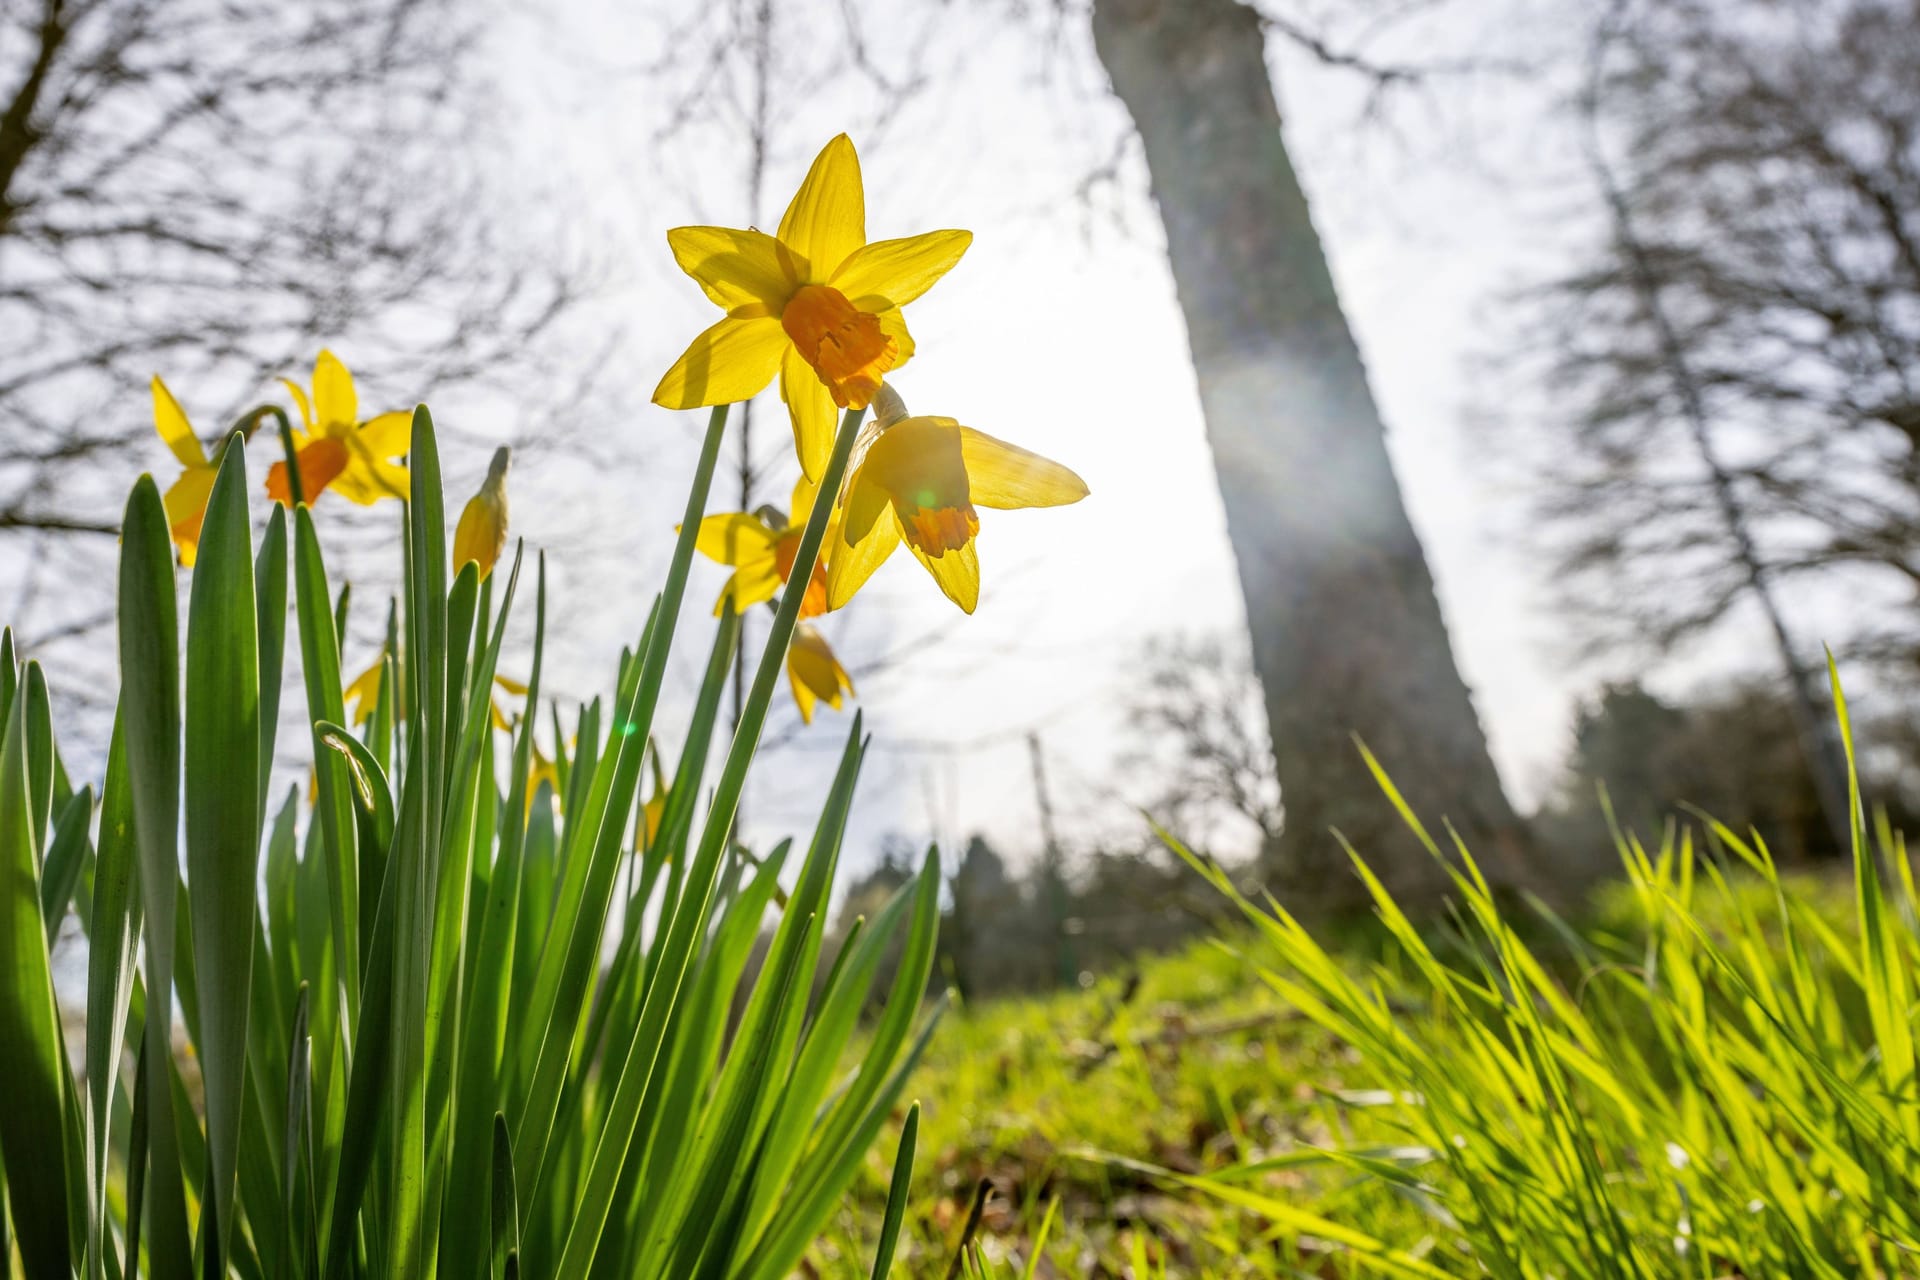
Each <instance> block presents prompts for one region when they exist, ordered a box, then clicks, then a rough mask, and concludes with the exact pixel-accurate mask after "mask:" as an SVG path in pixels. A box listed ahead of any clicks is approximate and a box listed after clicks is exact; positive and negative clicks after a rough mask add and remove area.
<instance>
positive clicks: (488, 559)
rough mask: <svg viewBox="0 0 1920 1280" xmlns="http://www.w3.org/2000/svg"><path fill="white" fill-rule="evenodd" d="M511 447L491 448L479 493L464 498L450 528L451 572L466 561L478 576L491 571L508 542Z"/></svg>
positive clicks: (463, 565) (455, 570)
mask: <svg viewBox="0 0 1920 1280" xmlns="http://www.w3.org/2000/svg"><path fill="white" fill-rule="evenodd" d="M512 457H513V450H511V449H509V448H508V447H507V446H506V445H501V446H500V447H499V448H498V449H495V450H494V451H493V461H492V462H491V463H490V464H488V466H487V478H486V480H485V481H484V482H483V483H482V484H481V486H480V492H478V493H476V494H474V495H473V497H471V498H469V499H467V505H466V509H465V510H463V511H462V512H461V513H460V523H459V524H458V525H456V526H455V527H454V531H453V571H454V572H455V573H459V572H460V570H462V569H464V568H466V566H467V562H468V561H472V562H473V563H475V564H477V565H479V566H480V577H481V578H482V579H485V578H486V576H487V575H488V574H490V573H492V572H493V566H494V564H495V562H496V561H498V560H499V559H500V553H501V551H503V550H505V548H506V545H507V464H508V463H509V462H510V461H511V460H512Z"/></svg>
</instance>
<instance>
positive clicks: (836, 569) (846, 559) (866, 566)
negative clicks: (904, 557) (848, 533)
mask: <svg viewBox="0 0 1920 1280" xmlns="http://www.w3.org/2000/svg"><path fill="white" fill-rule="evenodd" d="M899 545H900V521H899V520H898V519H897V518H896V517H895V516H894V515H893V513H892V512H890V511H889V512H885V513H883V514H882V515H881V516H880V517H879V518H878V519H876V520H874V521H873V523H872V525H871V526H870V527H869V528H868V530H867V532H866V536H865V537H863V538H861V539H860V540H859V541H857V542H853V541H849V540H848V539H847V538H845V537H844V536H843V537H841V538H839V539H836V540H835V541H834V543H833V554H832V555H831V556H830V557H828V559H827V608H829V609H839V608H842V607H843V606H845V604H846V603H847V601H849V600H851V599H853V597H854V594H855V593H856V592H858V591H859V590H860V588H861V587H864V586H865V585H866V584H867V579H868V578H871V577H872V576H873V575H874V571H875V570H877V569H879V567H880V566H881V565H883V564H885V563H886V562H887V557H888V556H890V555H892V554H893V550H894V548H895V547H897V546H899Z"/></svg>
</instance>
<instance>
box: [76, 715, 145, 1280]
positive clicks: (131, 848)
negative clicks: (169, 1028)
mask: <svg viewBox="0 0 1920 1280" xmlns="http://www.w3.org/2000/svg"><path fill="white" fill-rule="evenodd" d="M124 720H125V717H124V713H122V714H119V715H116V716H115V717H114V722H113V737H112V739H111V741H110V743H109V745H108V748H107V777H106V782H105V784H104V785H103V788H102V790H101V795H100V848H99V853H98V855H97V856H96V858H95V859H94V870H93V911H92V917H91V923H90V924H89V926H88V929H87V1047H86V1055H87V1056H86V1065H87V1100H88V1103H89V1105H90V1107H91V1115H92V1118H93V1133H92V1138H93V1150H92V1153H91V1161H92V1163H91V1172H92V1174H93V1194H92V1209H93V1212H92V1220H91V1221H90V1222H89V1223H88V1237H87V1239H88V1245H87V1255H88V1264H87V1265H88V1275H90V1276H92V1277H93V1278H94V1280H100V1278H101V1277H103V1276H105V1275H106V1265H107V1264H106V1256H105V1255H106V1252H107V1250H108V1249H109V1248H110V1247H111V1246H110V1242H109V1240H108V1230H107V1152H108V1150H109V1149H110V1147H111V1142H110V1138H111V1136H112V1135H111V1132H110V1120H111V1117H112V1114H113V1112H112V1104H113V1095H114V1084H115V1082H116V1081H117V1080H118V1078H119V1075H120V1050H121V1046H122V1043H123V1042H124V1041H125V1039H126V1035H127V1008H128V1004H129V1002H130V1001H131V1000H132V998H133V982H134V956H135V953H136V952H137V951H138V950H139V946H140V883H139V868H140V863H139V850H138V848H137V846H136V841H135V839H134V832H133V783H132V779H131V778H130V777H129V774H128V770H127V744H126V731H125V723H124ZM136 1105H138V1104H137V1103H136ZM136 1243H137V1241H136Z"/></svg>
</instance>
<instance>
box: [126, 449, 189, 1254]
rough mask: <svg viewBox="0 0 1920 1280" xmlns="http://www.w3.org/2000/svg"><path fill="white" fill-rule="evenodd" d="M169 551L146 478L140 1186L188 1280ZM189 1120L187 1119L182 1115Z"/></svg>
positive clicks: (153, 1241) (137, 501) (130, 686)
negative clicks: (177, 1011)
mask: <svg viewBox="0 0 1920 1280" xmlns="http://www.w3.org/2000/svg"><path fill="white" fill-rule="evenodd" d="M177 607H178V606H177V604H176V602H175V598H174V581H173V544H172V540H171V537H170V536H169V534H168V530H167V516H166V509H165V507H164V506H163V505H162V503H161V500H160V490H159V488H158V487H157V486H156V485H155V484H154V483H153V478H152V477H151V476H142V477H140V480H139V481H138V483H136V484H135V485H134V487H133V493H132V494H131V495H130V496H129V497H128V499H127V510H126V518H125V520H124V522H123V523H122V525H121V530H120V573H119V614H120V644H119V650H120V689H121V699H122V704H121V705H122V710H123V715H124V720H123V723H124V727H125V731H126V749H127V773H128V778H129V780H130V782H131V788H132V793H133V829H134V839H135V843H136V846H137V848H138V850H139V865H140V895H141V903H142V909H143V912H144V914H145V916H146V930H147V942H146V948H145V951H146V968H147V975H146V1006H147V1008H148V1009H149V1010H152V1011H153V1012H151V1013H150V1014H149V1015H148V1017H147V1018H146V1019H145V1044H146V1049H145V1054H146V1058H147V1061H148V1067H149V1069H148V1072H147V1075H146V1090H145V1093H146V1098H145V1101H146V1112H145V1117H146V1129H145V1134H146V1139H147V1152H148V1158H149V1167H148V1169H147V1178H146V1184H145V1193H146V1194H145V1200H144V1204H145V1212H146V1216H147V1219H148V1224H147V1259H148V1268H149V1272H150V1274H151V1275H152V1276H153V1277H154V1280H191V1277H192V1274H193V1254H192V1243H191V1240H190V1239H189V1237H188V1234H187V1208H186V1192H185V1190H184V1187H183V1186H182V1177H183V1175H182V1166H181V1163H180V1160H181V1154H182V1153H181V1142H180V1134H179V1132H178V1130H177V1129H176V1126H175V1116H174V1108H173V1090H172V1083H171V1078H170V1077H171V1075H172V1072H171V1070H170V1063H171V1061H172V1034H171V1032H172V1018H171V1017H170V1016H169V1013H168V1011H169V1010H170V1009H171V1008H172V1006H173V995H174V983H173V966H174V958H175V947H174V935H175V922H176V918H177V913H176V897H177V895H178V891H179V876H178V870H177V868H178V843H177V842H178V839H179V837H178V831H179V823H180V648H179V618H178V613H177ZM186 1114H187V1115H189V1116H191V1115H192V1114H193V1113H192V1112H191V1111H190V1110H189V1111H188V1112H186Z"/></svg>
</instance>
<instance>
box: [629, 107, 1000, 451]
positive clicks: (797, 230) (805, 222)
mask: <svg viewBox="0 0 1920 1280" xmlns="http://www.w3.org/2000/svg"><path fill="white" fill-rule="evenodd" d="M866 221H867V214H866V194H865V191H864V189H863V187H862V186H861V180H860V159H859V157H858V156H857V155H856V154H855V153H854V149H853V143H852V142H850V141H848V139H847V136H846V135H845V134H841V135H840V136H839V137H837V138H835V139H834V140H833V141H832V142H829V143H828V144H827V145H826V147H825V149H823V150H822V151H821V152H820V155H819V157H818V158H816V159H815V160H814V162H813V168H812V169H810V170H808V172H807V177H806V181H805V182H802V183H801V184H800V190H799V191H798V192H796V193H795V195H794V197H793V202H792V203H791V204H789V205H788V206H787V211H786V214H785V215H784V216H783V217H782V218H781V219H780V227H779V231H778V233H777V234H775V235H771V236H770V235H767V234H766V233H765V232H763V231H756V230H751V229H749V230H745V231H737V230H732V229H729V228H725V227H677V228H675V229H674V230H672V231H669V232H668V233H667V243H668V245H669V246H670V247H671V248H672V250H673V257H674V260H675V261H676V262H678V263H679V264H680V267H681V269H682V270H683V271H685V272H686V273H687V274H688V275H690V276H692V277H693V278H694V280H695V281H696V282H697V283H698V284H699V285H700V288H701V289H702V290H704V291H705V292H706V295H707V297H709V298H711V299H712V300H713V301H714V302H715V303H717V304H719V305H720V306H721V307H723V308H724V309H725V310H726V313H727V315H726V318H725V319H723V320H721V321H720V322H718V323H717V324H715V325H714V326H713V327H712V328H710V329H708V330H707V331H706V332H705V333H702V334H701V335H700V336H699V337H697V338H695V339H694V340H693V345H692V346H690V347H688V348H687V351H686V354H685V355H683V356H681V357H680V360H679V362H678V363H676V364H675V365H674V366H673V368H671V369H669V370H667V374H666V376H665V377H664V378H662V379H660V385H659V386H658V387H656V388H654V392H653V402H654V403H655V404H658V405H663V406H665V407H666V408H669V409H691V408H694V407H696V406H699V405H714V404H731V403H733V402H735V401H739V400H748V399H751V398H752V397H753V396H755V395H757V394H759V392H760V391H762V390H763V389H765V387H766V386H767V384H768V383H769V382H771V381H772V380H773V376H774V374H775V373H776V372H777V373H778V374H779V375H780V398H781V399H782V400H784V401H785V402H786V405H787V412H788V415H789V416H790V417H791V418H792V420H793V439H794V448H795V451H796V452H797V453H798V454H799V455H800V469H801V470H802V471H804V472H805V473H806V474H807V476H808V478H809V479H812V480H814V481H816V482H817V481H818V480H819V479H820V476H821V474H822V473H823V472H824V471H825V470H826V466H827V460H828V458H829V457H830V456H831V455H832V453H833V433H834V424H835V418H836V414H835V406H838V407H840V408H843V409H845V408H854V409H864V408H866V407H867V405H868V404H869V403H870V402H871V401H872V399H873V395H874V392H875V391H877V390H878V389H879V387H880V383H881V379H882V378H884V377H885V375H886V374H887V373H888V372H889V371H891V370H893V369H897V368H899V367H900V366H901V365H903V364H905V363H906V362H907V360H908V358H909V357H910V356H912V355H913V338H912V337H911V335H909V334H908V332H907V324H906V320H905V318H904V317H903V316H902V315H901V313H900V308H902V307H904V306H905V305H906V304H907V303H909V302H912V301H913V300H914V299H915V298H918V297H919V296H920V295H921V294H923V293H925V292H926V291H927V290H928V289H930V288H932V287H933V285H934V282H935V281H937V280H939V279H940V277H941V276H943V275H945V274H946V273H947V270H948V268H950V267H952V266H953V264H954V263H955V262H958V261H959V260H960V255H961V254H963V253H965V252H966V250H967V246H968V245H969V244H971V243H972V242H973V233H972V232H969V231H929V232H927V233H926V234H924V235H917V236H908V237H906V238H904V239H900V240H876V241H874V242H872V243H871V244H869V243H868V242H867V226H866Z"/></svg>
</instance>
